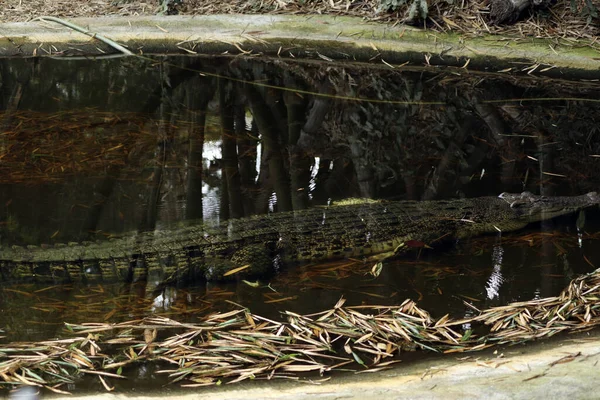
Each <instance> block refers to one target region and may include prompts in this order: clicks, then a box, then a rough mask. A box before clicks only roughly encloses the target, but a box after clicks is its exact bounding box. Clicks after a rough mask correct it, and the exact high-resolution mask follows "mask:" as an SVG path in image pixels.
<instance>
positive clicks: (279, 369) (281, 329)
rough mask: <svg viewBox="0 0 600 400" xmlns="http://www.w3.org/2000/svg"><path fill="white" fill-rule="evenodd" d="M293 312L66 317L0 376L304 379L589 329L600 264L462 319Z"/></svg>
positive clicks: (0, 351) (382, 309)
mask: <svg viewBox="0 0 600 400" xmlns="http://www.w3.org/2000/svg"><path fill="white" fill-rule="evenodd" d="M284 315H285V316H286V321H285V322H278V321H274V320H270V319H267V318H264V317H261V316H258V315H254V314H252V313H250V311H248V310H247V309H238V310H234V311H231V312H227V313H219V314H212V315H209V316H208V317H206V318H204V319H203V320H202V321H201V322H199V323H197V324H182V323H179V322H177V321H174V320H171V319H168V318H162V317H148V318H144V319H140V320H134V321H128V322H122V323H117V324H105V323H86V324H80V325H74V324H67V328H68V329H69V331H71V332H72V333H73V334H74V335H76V336H75V337H73V338H68V339H62V340H53V341H44V342H37V343H10V344H6V345H2V346H0V377H1V378H2V382H0V384H2V385H5V386H16V385H36V386H43V387H46V388H48V389H50V390H52V391H55V392H59V393H65V392H64V389H62V386H63V385H65V384H67V383H72V382H75V381H76V379H78V378H79V377H80V376H81V375H82V374H83V375H86V374H87V375H96V376H98V378H99V379H100V381H101V382H102V384H103V385H104V387H105V388H106V389H107V390H111V389H112V388H111V386H110V384H109V382H108V379H109V378H119V379H122V378H123V372H124V368H126V367H128V366H130V365H134V364H137V363H140V362H148V361H152V362H156V363H158V365H159V366H160V367H159V368H160V369H159V371H158V372H159V373H162V374H166V375H167V376H168V377H169V379H170V381H171V382H179V383H181V384H182V386H185V387H196V386H206V385H215V384H220V383H223V382H227V383H233V382H239V381H242V380H245V379H249V378H251V379H254V378H262V379H272V378H288V379H299V378H298V376H297V374H298V373H301V372H307V371H318V372H319V373H321V374H323V373H325V372H328V371H331V370H333V369H336V368H337V369H339V368H340V367H342V366H347V365H349V364H353V365H354V366H355V367H357V366H358V367H359V368H361V369H365V370H368V371H371V372H372V371H376V370H379V369H384V368H389V367H390V365H391V364H393V363H395V362H398V358H397V357H396V356H397V355H398V354H399V353H401V352H402V351H403V350H414V349H416V348H421V349H427V350H431V351H440V352H446V353H450V352H464V351H474V350H480V349H483V348H487V347H490V346H492V345H494V344H497V343H518V342H524V341H527V340H531V339H535V338H541V337H549V336H552V335H554V334H556V333H559V332H564V331H569V332H573V331H578V330H585V329H590V328H592V327H594V326H596V325H598V324H600V269H599V270H596V271H594V272H592V273H590V274H587V275H584V276H582V277H580V278H577V279H575V280H573V281H572V282H571V283H570V284H569V285H568V287H567V288H566V289H565V290H563V292H562V293H561V294H560V295H559V296H556V297H550V298H545V299H536V300H532V301H528V302H519V303H512V304H509V305H506V306H503V307H493V308H490V309H487V310H483V311H479V310H477V315H476V316H474V317H473V318H469V319H463V320H452V319H450V318H449V317H448V316H444V317H442V318H441V319H439V320H437V321H435V320H433V319H432V318H431V317H430V315H429V313H428V312H427V311H425V310H422V309H420V308H419V307H418V306H417V305H416V304H415V303H414V302H413V301H411V300H406V301H405V302H404V303H403V304H401V305H399V306H356V307H344V300H343V299H342V300H340V301H339V302H338V303H337V304H336V305H335V307H334V308H333V309H331V310H327V311H323V312H320V313H317V314H311V315H299V314H296V313H293V312H290V311H286V312H285V313H284ZM482 325H485V326H487V327H488V328H484V327H483V326H482ZM467 326H469V327H470V328H468V329H465V327H467ZM477 330H481V331H487V332H485V333H483V334H482V332H476V331H477Z"/></svg>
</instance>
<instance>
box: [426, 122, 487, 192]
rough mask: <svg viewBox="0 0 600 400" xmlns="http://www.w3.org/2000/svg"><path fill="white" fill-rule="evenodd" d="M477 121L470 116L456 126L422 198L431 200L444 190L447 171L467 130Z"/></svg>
mask: <svg viewBox="0 0 600 400" xmlns="http://www.w3.org/2000/svg"><path fill="white" fill-rule="evenodd" d="M476 123H477V121H474V120H473V119H472V118H467V119H466V120H465V122H464V123H463V124H462V125H461V126H460V127H459V128H458V132H456V134H455V136H454V140H452V141H451V142H450V144H449V145H448V147H447V148H446V151H445V152H444V155H443V156H442V159H441V160H440V162H439V163H438V165H437V168H436V169H435V171H434V172H433V174H432V177H431V180H430V181H429V184H428V185H427V187H426V188H425V191H424V192H423V200H432V199H435V198H436V197H438V195H439V194H440V193H441V192H443V191H444V187H445V186H446V184H447V183H448V182H447V174H448V171H450V170H451V168H452V164H454V162H455V161H456V158H457V156H458V154H459V152H460V149H461V148H462V147H463V144H464V142H465V139H466V138H467V137H468V135H469V132H471V131H472V129H473V127H474V126H475V125H476Z"/></svg>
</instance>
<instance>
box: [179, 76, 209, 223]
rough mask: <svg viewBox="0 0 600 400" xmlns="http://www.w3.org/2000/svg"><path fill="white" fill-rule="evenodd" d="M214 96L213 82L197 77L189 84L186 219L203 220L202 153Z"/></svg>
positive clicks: (187, 100) (187, 98) (187, 99)
mask: <svg viewBox="0 0 600 400" xmlns="http://www.w3.org/2000/svg"><path fill="white" fill-rule="evenodd" d="M213 95H214V87H213V85H212V82H207V81H206V80H204V79H202V78H200V77H196V78H193V79H192V80H191V81H190V82H189V83H188V88H187V97H186V102H187V114H188V116H189V122H190V125H189V127H188V135H189V151H188V171H187V182H186V189H187V195H186V206H185V219H188V220H190V219H201V218H202V173H203V165H202V152H203V148H204V129H205V124H206V107H207V106H208V103H209V102H210V100H211V99H212V97H213Z"/></svg>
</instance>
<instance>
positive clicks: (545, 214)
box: [498, 192, 600, 223]
mask: <svg viewBox="0 0 600 400" xmlns="http://www.w3.org/2000/svg"><path fill="white" fill-rule="evenodd" d="M498 197H500V198H501V199H503V200H505V201H506V202H507V203H509V204H510V207H511V208H513V209H514V210H515V211H516V212H517V213H518V214H519V215H520V217H521V218H523V220H525V221H526V222H527V223H530V222H539V221H545V220H549V219H552V218H555V217H559V216H561V215H567V214H571V213H574V212H577V211H579V210H583V209H585V208H588V207H592V206H596V205H599V204H600V194H598V193H597V192H590V193H587V194H584V195H581V196H574V197H567V196H565V197H546V196H537V195H534V194H531V193H529V192H523V193H521V194H519V195H512V194H508V193H502V194H501V195H500V196H498Z"/></svg>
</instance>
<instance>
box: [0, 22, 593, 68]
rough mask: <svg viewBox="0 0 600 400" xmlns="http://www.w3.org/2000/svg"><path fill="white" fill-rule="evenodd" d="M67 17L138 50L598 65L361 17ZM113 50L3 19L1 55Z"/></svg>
mask: <svg viewBox="0 0 600 400" xmlns="http://www.w3.org/2000/svg"><path fill="white" fill-rule="evenodd" d="M69 21H70V22H73V23H75V24H77V25H80V26H82V27H85V28H87V29H89V30H90V31H91V32H95V33H100V34H102V35H105V36H107V37H109V38H111V39H112V40H115V41H117V42H119V43H121V44H124V45H126V46H127V47H128V48H129V49H130V50H132V51H133V52H135V53H137V54H187V55H190V54H209V55H220V54H230V55H238V54H244V55H255V56H256V55H263V56H272V57H285V58H288V57H289V58H292V57H293V58H312V59H320V60H323V61H324V62H333V61H358V62H370V63H376V64H380V65H386V66H387V65H388V64H390V65H398V64H404V63H407V62H408V63H409V64H410V65H411V66H423V65H432V66H438V65H444V66H455V67H465V68H468V69H476V70H487V71H500V70H506V69H508V68H511V70H512V71H522V70H524V69H526V68H528V67H531V66H534V65H537V67H536V68H534V69H533V72H534V73H543V74H547V75H554V76H560V75H561V74H563V73H567V72H575V73H576V75H579V76H580V77H593V76H596V75H597V72H598V69H599V68H600V61H599V57H598V54H597V52H596V51H595V50H593V49H591V48H589V47H576V46H575V45H572V46H566V45H565V46H557V45H556V42H555V41H553V42H550V41H547V40H541V39H522V38H519V39H510V38H504V37H499V36H491V35H481V36H477V37H474V36H469V35H459V34H440V33H435V32H430V31H422V30H419V29H415V28H412V27H404V26H395V27H392V26H387V25H383V24H377V23H369V22H365V21H363V20H361V19H360V18H355V17H335V16H290V15H208V16H169V17H139V18H115V17H110V18H74V19H69ZM114 53H116V51H115V50H114V49H112V48H111V47H109V46H107V45H105V44H104V43H101V42H99V41H98V40H97V39H93V38H90V37H89V36H86V35H84V34H81V33H79V32H75V31H73V30H71V29H69V28H67V27H65V26H62V25H59V24H57V23H53V22H44V21H34V22H27V23H4V24H0V57H34V56H101V55H106V54H114ZM530 71H531V70H529V69H527V70H525V71H524V72H530ZM596 77H597V76H596Z"/></svg>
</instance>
